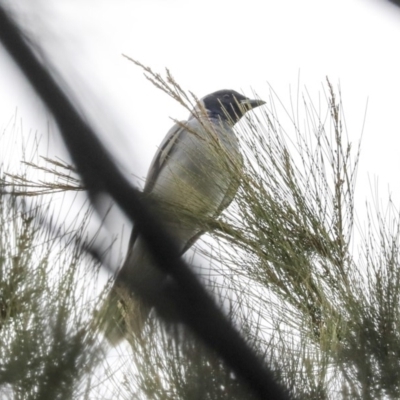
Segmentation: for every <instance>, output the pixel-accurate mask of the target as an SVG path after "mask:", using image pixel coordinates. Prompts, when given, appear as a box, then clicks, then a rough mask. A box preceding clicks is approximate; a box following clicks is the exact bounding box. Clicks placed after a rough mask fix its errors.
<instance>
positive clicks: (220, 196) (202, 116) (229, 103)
mask: <svg viewBox="0 0 400 400" xmlns="http://www.w3.org/2000/svg"><path fill="white" fill-rule="evenodd" d="M263 104H265V102H264V101H262V100H258V99H250V98H247V97H245V96H244V95H242V94H240V93H238V92H236V91H234V90H219V91H216V92H214V93H211V94H209V95H207V96H205V97H203V98H202V99H200V100H198V101H197V103H196V104H195V107H194V108H193V109H192V110H191V112H190V115H189V118H188V120H187V121H181V122H176V123H175V125H174V126H173V127H172V128H171V129H170V130H169V131H168V133H167V134H166V136H165V138H164V140H163V141H162V142H161V145H160V146H159V148H158V151H157V152H156V154H155V156H154V158H153V160H152V162H151V165H150V168H149V171H148V174H147V178H146V181H145V185H144V189H143V198H144V199H145V202H146V204H148V206H149V207H150V209H151V211H153V212H154V213H156V216H157V218H158V220H159V221H160V222H161V223H162V224H163V226H164V227H165V228H166V231H167V233H168V234H169V235H170V237H171V238H172V239H173V240H174V241H175V243H176V244H177V246H178V249H179V251H180V254H181V255H183V254H184V253H185V252H186V251H187V250H188V249H189V248H190V247H191V246H192V245H193V244H194V243H195V242H196V240H197V239H198V238H199V237H200V236H201V235H202V234H203V233H205V227H204V224H201V222H199V221H201V219H202V218H217V217H218V216H219V215H220V214H221V212H222V211H223V210H224V209H225V208H227V207H228V206H229V204H230V203H231V202H232V200H233V198H234V197H235V194H236V192H237V190H238V188H239V185H240V171H241V168H242V166H243V159H242V155H241V152H240V146H239V140H238V137H237V135H236V133H235V131H234V129H233V127H234V126H235V124H236V123H237V122H239V120H240V119H241V118H242V117H243V116H244V115H245V114H246V112H248V111H250V110H252V109H254V108H256V107H259V106H261V105H263ZM127 272H128V273H127ZM118 273H119V274H124V275H120V276H126V275H129V277H130V279H134V280H135V281H134V282H135V285H137V286H139V287H140V288H141V289H142V291H143V292H145V293H147V294H148V295H156V294H157V291H159V290H160V288H161V287H162V285H163V283H164V282H165V280H166V279H167V277H166V276H165V274H164V273H163V272H162V271H161V270H160V269H159V268H158V267H157V265H155V263H154V262H153V260H152V258H151V254H149V252H148V250H147V248H146V246H145V243H144V241H143V238H142V237H141V235H140V232H138V231H137V229H135V227H134V228H133V230H132V234H131V238H130V242H129V246H128V252H127V256H126V258H125V261H124V262H123V265H122V267H121V269H120V270H119V272H118ZM150 311H151V305H149V304H147V303H145V302H144V301H143V300H141V299H139V298H138V297H137V296H136V295H135V294H134V293H132V292H130V291H129V290H128V289H127V288H126V287H125V286H124V285H123V283H121V282H119V280H118V279H116V281H115V283H114V286H113V287H112V288H111V290H110V293H109V294H108V297H107V299H106V301H105V302H104V304H103V306H102V307H101V309H100V311H99V312H98V316H99V320H100V329H101V330H102V331H103V332H104V335H105V337H106V338H107V340H108V342H109V343H110V344H111V345H114V346H115V345H117V344H118V343H120V342H121V341H122V340H123V339H125V338H127V336H128V335H129V334H133V335H134V336H136V337H140V336H141V333H142V330H143V327H144V325H145V322H146V320H147V318H148V315H149V313H150Z"/></svg>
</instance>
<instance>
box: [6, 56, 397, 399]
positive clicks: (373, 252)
mask: <svg viewBox="0 0 400 400" xmlns="http://www.w3.org/2000/svg"><path fill="white" fill-rule="evenodd" d="M131 61H134V60H131ZM134 62H135V63H136V64H137V65H139V66H140V67H142V68H143V69H144V72H145V75H146V77H147V78H148V79H149V80H150V81H151V82H152V83H153V84H155V85H156V86H157V87H158V88H159V89H161V90H163V91H164V92H166V93H167V94H168V95H170V96H171V97H172V98H173V99H175V100H176V101H178V102H179V103H180V104H181V105H182V106H184V107H185V108H187V109H188V111H189V110H191V109H192V108H193V105H194V104H195V102H196V97H195V96H193V95H192V94H191V93H189V94H188V93H186V92H185V91H184V90H183V89H182V88H181V87H180V86H179V85H178V84H177V83H176V81H175V80H174V79H173V77H172V76H171V74H170V73H169V72H168V71H167V75H166V78H164V77H162V76H161V75H159V74H156V73H154V72H153V71H152V70H151V69H150V68H148V67H145V66H143V65H142V64H140V63H138V62H136V61H134ZM323 93H324V100H323V101H321V102H320V104H319V105H318V107H316V106H315V105H314V104H313V101H312V99H311V98H310V96H309V95H307V94H304V95H303V96H300V97H299V99H300V98H301V100H298V101H297V104H295V105H291V106H290V107H289V109H290V111H288V109H287V108H286V107H285V106H284V105H283V103H282V102H281V100H280V99H279V97H278V96H277V95H276V94H275V93H274V92H273V91H272V90H271V92H270V96H269V98H268V99H265V98H264V99H263V100H267V105H266V106H265V107H262V108H260V109H258V110H257V111H256V112H255V113H248V114H246V117H245V118H244V119H243V120H242V121H241V122H240V123H239V125H238V126H237V127H236V131H237V134H238V136H239V138H240V142H241V148H242V154H243V164H241V165H235V164H234V162H232V160H229V158H227V157H226V155H223V154H221V168H229V169H230V170H234V171H235V174H236V176H237V178H238V180H239V181H240V188H239V191H238V193H237V195H236V197H235V200H234V201H233V203H232V204H231V205H230V206H229V208H228V209H227V210H226V211H225V212H224V213H223V214H222V215H221V216H218V217H213V218H211V217H208V218H201V217H200V216H198V215H189V214H188V215H184V210H180V212H179V216H180V218H190V219H193V218H194V219H196V221H197V222H198V223H199V225H201V226H202V227H203V228H204V232H207V234H206V235H205V236H204V237H203V238H202V239H201V240H200V241H198V242H197V243H196V245H195V248H194V252H192V253H191V256H194V258H193V260H192V263H193V265H196V264H199V263H200V261H199V260H200V259H201V260H202V262H201V263H202V269H201V268H198V271H199V274H200V275H201V277H202V279H203V281H204V283H205V284H206V285H207V287H208V288H209V290H210V292H211V293H213V294H214V297H215V299H216V301H217V302H219V304H220V305H221V307H223V309H224V310H225V312H226V315H227V316H228V317H229V318H230V319H231V320H232V322H233V323H234V324H235V326H236V327H237V328H238V329H239V330H240V331H241V332H242V334H243V336H244V337H245V338H246V340H247V342H248V343H249V345H250V346H251V347H252V348H253V349H254V350H255V351H256V352H257V353H258V354H259V356H260V358H261V359H262V360H264V361H265V363H267V364H268V365H270V366H272V367H273V368H274V370H275V371H276V377H277V379H278V380H280V381H281V382H282V383H283V384H284V385H286V387H288V388H289V389H290V391H291V393H292V394H293V396H294V397H296V398H298V399H303V398H304V399H379V398H390V399H392V398H393V399H397V398H399V397H400V387H399V382H400V376H399V374H400V372H399V371H400V362H399V360H400V353H399V350H398V349H399V348H400V337H399V328H400V327H399V321H400V318H399V296H400V285H399V282H400V280H399V272H398V271H399V270H400V269H399V260H398V254H399V239H400V237H399V232H400V229H399V227H400V225H399V222H400V219H399V215H398V211H397V210H396V208H395V206H394V205H393V204H391V203H389V206H388V207H387V209H386V210H382V209H381V208H379V207H378V206H375V207H374V208H373V207H371V206H368V207H367V210H366V211H367V213H366V214H367V217H366V223H365V224H364V225H365V227H363V228H361V227H358V226H356V224H355V221H356V215H355V210H354V196H355V187H356V186H355V184H356V175H357V166H358V159H359V145H357V146H354V145H352V144H351V143H350V141H349V139H348V137H347V132H346V128H345V121H344V116H343V108H342V103H341V99H340V95H338V94H336V93H335V90H334V88H333V87H332V85H331V84H330V82H329V81H327V82H326V84H325V85H324V92H323ZM212 146H213V151H221V148H220V147H219V146H218V142H213V143H212ZM44 162H45V165H44V166H43V165H42V164H40V163H34V162H30V163H29V164H27V165H26V167H27V168H28V170H29V171H33V170H35V171H37V170H41V171H42V172H45V173H47V174H49V173H51V174H53V175H47V176H48V177H49V176H50V178H48V179H47V180H38V179H33V178H28V177H27V174H25V173H21V174H15V173H14V174H9V175H6V174H3V176H2V181H1V182H2V185H3V190H7V191H8V192H9V193H12V195H10V196H7V197H5V196H3V197H2V199H1V203H0V206H1V218H2V220H1V223H2V226H3V227H5V229H3V230H2V233H1V234H0V246H1V247H0V272H1V286H0V289H1V291H0V312H1V321H0V329H1V331H0V332H1V335H0V342H1V348H0V353H1V355H0V391H2V392H1V393H5V395H8V396H9V398H13V399H14V398H15V399H20V398H21V399H25V398H26V399H30V398H32V399H36V398H84V396H86V397H87V398H93V397H96V398H113V399H115V398H118V399H119V398H121V399H125V398H126V399H128V398H129V399H130V398H138V399H163V400H164V399H251V398H252V395H251V394H250V392H249V391H248V389H247V388H246V387H244V386H243V385H242V384H241V383H240V382H239V381H238V380H237V379H236V377H235V375H234V374H232V372H231V371H230V370H229V369H228V368H227V367H226V366H225V365H224V364H223V363H222V362H221V360H219V358H218V357H217V355H216V354H214V353H213V352H211V351H210V350H209V349H206V348H205V346H204V345H203V344H202V343H199V341H198V340H197V339H196V338H195V337H194V336H193V334H192V333H191V332H188V331H187V329H185V328H184V327H182V326H180V325H179V324H178V325H176V324H171V323H168V324H167V323H165V322H164V321H163V320H162V319H160V318H158V317H157V315H156V313H154V312H153V313H152V314H151V318H150V319H149V322H148V323H147V325H146V326H145V328H144V331H143V334H142V336H141V337H135V336H133V335H132V336H130V337H129V338H128V340H127V342H126V343H124V344H122V345H121V346H120V347H118V348H117V350H112V351H111V350H110V351H109V352H108V355H107V354H104V353H103V350H104V343H100V341H98V340H97V337H96V329H95V327H94V325H93V321H95V320H96V318H95V317H96V312H95V308H96V305H97V304H101V301H100V300H99V299H98V296H97V295H93V294H92V295H90V293H94V289H93V290H92V289H91V287H92V286H93V285H94V283H93V282H94V281H96V276H97V275H96V269H95V267H94V266H93V262H90V261H89V260H88V257H85V255H84V251H83V249H82V247H81V246H79V242H80V239H81V238H82V237H85V232H86V226H87V224H88V221H89V219H90V213H89V214H86V215H85V216H82V222H81V223H80V224H78V225H77V226H76V229H74V230H73V234H72V235H71V236H70V237H74V239H76V243H75V244H73V243H69V244H68V245H66V244H65V243H66V242H68V240H67V241H65V240H64V239H62V238H63V235H60V232H58V233H57V235H56V234H54V232H53V233H52V234H51V233H50V232H49V231H48V230H43V229H40V227H39V225H40V224H38V222H37V221H39V220H40V218H39V217H40V215H47V216H48V215H49V214H50V215H51V213H52V210H53V208H52V207H50V206H49V205H48V204H49V203H45V202H44V201H43V199H44V198H46V196H48V195H51V196H53V195H54V194H55V193H58V192H64V191H78V190H82V189H83V188H82V187H81V186H80V183H79V180H76V178H74V177H73V169H72V167H71V166H68V165H67V164H65V163H63V162H60V161H54V160H48V159H44ZM51 177H53V178H51ZM39 194H40V195H41V197H35V199H36V202H30V203H29V204H30V205H29V206H28V205H27V204H28V203H27V202H25V198H26V197H27V196H30V197H31V198H32V196H34V195H39ZM50 198H51V197H50ZM189 200H195V199H188V201H189ZM46 204H47V205H46ZM50 204H51V201H50ZM161 206H162V207H172V209H173V207H174V205H173V204H162V205H161ZM360 225H361V224H360ZM69 231H70V230H69ZM354 249H355V250H354ZM83 271H84V272H83ZM106 289H107V288H106ZM126 306H127V310H129V304H127V305H126ZM232 351H235V350H234V349H232ZM49 393H50V394H51V395H50V397H44V396H45V394H49ZM57 396H58V397H57Z"/></svg>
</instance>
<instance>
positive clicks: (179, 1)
mask: <svg viewBox="0 0 400 400" xmlns="http://www.w3.org/2000/svg"><path fill="white" fill-rule="evenodd" d="M5 3H6V4H9V5H10V7H11V8H12V9H13V10H14V11H15V14H16V16H17V17H18V21H19V23H20V24H21V26H23V27H24V29H26V30H27V31H28V32H29V33H31V34H32V35H33V37H34V40H35V41H36V42H37V43H39V46H40V48H41V49H42V50H40V52H41V54H42V55H43V56H44V58H45V59H46V63H48V64H50V65H53V66H55V68H56V69H57V70H58V71H59V73H60V75H61V76H62V79H63V80H64V81H65V82H66V85H67V86H68V87H69V88H72V91H73V93H74V96H75V98H76V99H77V100H78V101H79V102H80V104H81V105H82V107H83V108H84V109H85V110H86V113H87V115H88V116H89V118H91V120H92V122H93V123H94V124H95V125H96V126H97V127H98V128H99V130H100V132H101V137H102V140H104V141H105V142H106V143H107V146H108V147H109V148H110V150H111V151H112V152H113V153H114V154H115V156H116V159H117V160H118V161H119V162H120V164H121V166H122V167H123V168H124V170H125V171H127V172H128V173H132V174H135V175H137V176H139V177H143V176H145V175H146V172H147V168H148V166H149V164H150V161H151V159H152V157H153V154H154V152H155V151H156V148H157V145H158V144H159V143H160V142H161V140H162V138H163V137H164V135H165V133H166V132H167V131H168V129H169V128H170V126H171V124H172V121H171V119H170V118H177V119H184V118H186V116H187V111H186V110H184V109H183V108H182V107H181V106H180V105H179V104H177V103H175V102H174V101H173V100H172V99H170V98H168V97H167V96H166V95H165V94H164V93H162V92H161V91H159V90H158V89H156V88H154V87H153V86H152V84H151V83H150V82H148V81H147V80H146V79H145V78H144V77H143V74H142V71H141V70H140V68H138V67H136V66H135V65H134V64H133V63H131V62H129V61H127V60H126V59H125V58H123V57H122V56H121V54H122V53H124V54H127V55H128V56H130V57H132V58H135V59H137V60H139V61H141V62H142V63H144V64H145V65H148V66H150V67H151V68H152V69H153V70H155V71H157V72H161V73H163V72H164V68H165V67H167V68H169V69H170V71H171V72H172V74H173V76H174V77H175V79H176V80H177V81H178V82H179V83H180V84H181V85H182V86H183V88H185V89H188V90H191V91H193V92H194V93H196V95H197V96H199V97H202V96H204V95H206V94H208V93H210V92H213V91H215V90H219V89H225V88H231V89H235V90H239V91H240V90H241V91H243V92H244V93H245V94H247V95H251V94H252V90H253V89H254V90H255V91H256V92H257V93H258V95H259V96H260V97H261V98H264V99H265V100H268V93H269V85H271V86H272V87H273V89H274V90H275V92H276V93H277V94H278V95H279V97H280V98H281V100H282V101H283V103H285V104H286V105H287V107H290V97H291V95H292V96H293V97H294V99H295V98H296V96H297V90H298V87H299V88H300V91H303V90H304V91H305V90H307V91H308V93H309V95H310V97H311V99H313V101H315V104H318V102H319V101H320V100H321V99H323V98H324V92H323V91H324V88H323V85H325V77H326V76H328V77H329V79H330V81H331V82H332V83H333V84H334V85H335V86H337V85H340V87H341V93H342V100H343V105H344V111H345V116H346V126H347V130H348V134H349V136H350V140H351V141H352V142H353V143H354V147H355V146H356V145H357V144H358V140H359V138H360V136H361V133H362V131H363V125H364V118H365V115H366V119H365V127H364V131H363V132H364V133H363V139H362V147H361V163H360V168H359V173H358V186H357V196H356V202H357V203H356V204H357V212H358V213H359V214H360V213H361V214H362V209H363V208H364V206H363V204H364V202H365V200H366V199H367V198H370V197H371V196H372V194H371V186H372V187H373V190H372V192H374V193H375V187H376V185H378V186H379V195H380V196H381V197H382V199H383V200H382V202H383V203H386V201H387V198H388V193H391V194H392V197H393V200H394V202H395V204H400V203H399V202H400V180H399V179H398V175H399V170H400V157H399V144H400V141H399V137H400V72H399V71H400V51H399V43H400V9H397V8H396V7H394V6H392V5H391V4H390V3H389V2H386V1H384V0H335V1H333V0H302V1H298V0H285V1H284V0H280V1H270V0H262V1H261V0H259V1H258V0H246V1H245V2H244V1H236V0H229V1H225V0H213V1H209V0H203V1H191V0H130V1H128V0H126V1H124V0H113V1H111V0H109V1H100V0H96V1H93V0H52V1H48V0H12V1H8V2H5ZM0 71H1V74H0V88H1V90H0V128H1V129H2V131H3V130H4V131H5V133H4V135H7V134H9V133H8V132H9V131H8V130H7V129H6V127H7V126H9V124H10V121H11V120H13V119H15V118H17V121H18V123H19V124H22V126H23V131H24V132H25V133H26V132H29V131H32V132H36V131H37V132H39V133H40V134H43V135H44V136H46V133H47V132H48V130H49V127H50V131H51V132H54V123H52V122H51V119H50V122H49V115H48V113H47V112H46V110H45V109H44V107H43V106H42V104H41V102H40V101H39V100H38V99H37V98H36V97H35V96H34V95H33V94H32V92H31V90H30V88H29V86H28V85H27V84H26V83H25V82H24V80H23V79H22V78H21V76H20V74H19V72H18V71H16V70H15V68H14V65H13V64H12V62H11V61H10V60H9V58H8V55H7V54H6V53H5V52H4V50H2V49H0ZM16 110H17V113H16ZM15 115H17V117H15ZM13 134H14V135H15V132H14V133H13ZM1 140H3V141H4V140H5V139H4V137H3V138H2V139H1ZM59 143H60V142H59V139H57V136H56V135H54V134H52V135H51V139H50V147H49V150H48V148H47V147H46V148H45V149H43V152H44V153H46V152H49V155H57V156H61V157H63V158H66V155H65V154H64V153H63V151H62V149H61V148H60V146H59ZM0 148H1V143H0ZM0 150H1V149H0ZM17 150H18V146H17V145H15V146H14V149H13V151H15V153H14V152H13V151H11V152H10V151H7V154H6V156H7V157H8V158H14V160H15V161H18V160H19V159H20V156H19V154H18V151H17ZM1 154H2V152H1V151H0V155H1ZM389 187H390V188H389Z"/></svg>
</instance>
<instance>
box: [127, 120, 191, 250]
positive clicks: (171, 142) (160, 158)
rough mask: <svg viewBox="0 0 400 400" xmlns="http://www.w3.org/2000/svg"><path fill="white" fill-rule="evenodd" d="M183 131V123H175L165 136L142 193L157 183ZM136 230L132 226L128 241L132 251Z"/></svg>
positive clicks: (151, 188) (147, 191) (148, 191)
mask: <svg viewBox="0 0 400 400" xmlns="http://www.w3.org/2000/svg"><path fill="white" fill-rule="evenodd" d="M184 131H185V128H184V122H179V123H176V124H175V125H174V126H173V127H172V128H171V129H170V130H169V131H168V132H167V134H166V135H165V137H164V139H163V141H162V142H161V144H160V147H159V148H158V150H157V152H156V154H155V155H154V158H153V160H152V162H151V164H150V168H149V172H148V173H147V178H146V182H145V185H144V190H143V192H144V193H150V192H151V191H152V190H153V187H154V185H155V183H156V181H157V178H158V176H159V174H160V172H161V170H162V169H163V168H164V166H165V162H166V160H167V159H168V158H169V157H171V155H172V154H173V153H174V152H175V151H176V144H177V143H178V138H179V137H180V136H181V135H182V133H183V132H184ZM138 234H139V232H138V230H137V228H136V225H134V227H133V229H132V233H131V237H130V239H129V248H130V249H132V247H133V244H134V243H135V241H136V239H137V237H138Z"/></svg>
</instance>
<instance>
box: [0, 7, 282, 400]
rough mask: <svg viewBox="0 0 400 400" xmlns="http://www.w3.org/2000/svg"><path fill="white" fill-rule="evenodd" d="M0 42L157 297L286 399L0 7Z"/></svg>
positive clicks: (252, 379)
mask: <svg viewBox="0 0 400 400" xmlns="http://www.w3.org/2000/svg"><path fill="white" fill-rule="evenodd" d="M0 40H1V41H2V43H3V45H4V46H5V48H6V49H7V51H8V52H9V53H10V55H11V56H12V58H13V59H14V60H15V62H16V64H17V65H18V66H19V68H20V69H21V70H22V72H23V73H24V74H25V76H26V78H27V79H28V80H29V82H30V83H31V85H32V86H33V87H34V89H35V90H36V92H37V93H38V95H39V96H40V97H41V98H42V100H43V102H44V103H45V104H46V106H47V107H48V108H49V110H50V111H51V112H52V114H53V115H54V118H55V120H56V122H57V125H58V127H59V129H60V132H61V134H62V137H63V139H64V141H65V144H66V146H67V148H68V150H69V152H70V154H71V157H72V159H73V161H74V163H75V165H76V167H77V170H78V172H79V174H80V175H81V176H82V179H83V182H84V184H85V186H86V188H87V189H88V192H89V196H90V197H91V198H92V199H94V198H95V197H96V196H97V195H98V194H99V193H100V192H106V193H108V194H110V195H111V196H112V197H113V198H114V200H115V201H116V203H117V204H118V205H119V206H120V207H121V209H122V210H123V211H124V212H125V213H126V214H127V215H128V216H129V218H130V219H131V220H132V221H134V223H135V224H136V226H137V228H138V230H139V231H140V233H141V235H142V236H143V238H144V240H145V242H146V245H147V246H148V248H149V249H150V251H151V252H152V254H153V256H154V259H155V261H156V262H157V264H158V266H159V268H160V269H162V270H163V271H164V272H165V274H168V275H170V276H171V277H172V278H173V284H172V285H169V286H168V287H166V288H165V290H164V292H163V293H162V294H160V296H161V297H162V296H163V297H164V299H163V300H165V298H168V302H169V303H170V304H171V305H172V307H173V308H174V309H175V312H176V313H177V314H178V316H179V318H180V319H181V320H182V322H184V323H186V324H187V325H188V326H189V327H190V328H191V329H192V330H193V331H194V332H195V333H196V334H197V335H198V336H199V337H200V338H201V339H203V340H204V341H205V343H207V344H208V345H209V346H210V347H211V348H213V349H214V350H215V351H216V352H217V353H218V354H220V356H221V357H222V358H223V359H224V360H225V361H226V363H227V364H228V365H229V366H230V367H231V368H232V370H233V371H234V372H235V373H236V374H237V376H238V377H241V378H242V379H243V380H244V381H245V382H246V383H247V384H248V385H249V387H250V388H251V389H252V390H253V391H254V393H256V394H257V395H258V396H259V397H260V398H262V399H288V398H289V396H288V394H287V393H286V391H285V390H284V389H283V388H282V387H280V386H279V385H278V384H277V383H276V382H275V381H274V379H273V374H272V372H271V371H270V370H269V369H268V368H267V367H265V366H264V365H263V364H262V362H261V361H260V360H259V358H258V357H257V356H256V355H255V354H254V353H253V352H252V350H250V348H249V347H248V346H247V345H246V343H245V341H244V340H243V338H242V337H241V336H240V335H239V333H238V332H237V331H236V330H235V329H234V328H233V326H232V325H231V324H230V322H229V321H228V320H227V319H226V318H225V316H224V315H223V314H222V312H221V311H220V310H219V309H218V308H217V306H216V305H215V303H214V302H213V300H212V299H211V297H210V296H209V295H208V294H207V292H206V291H205V289H204V288H203V287H202V285H201V284H200V283H199V281H198V279H197V278H196V276H195V275H194V274H193V273H192V272H191V270H190V269H189V268H188V266H187V265H186V264H185V262H184V261H183V260H182V259H181V258H180V257H179V253H178V251H177V247H176V246H175V243H173V241H172V240H171V239H170V238H169V237H168V235H167V234H166V233H165V231H164V229H163V228H162V226H160V224H159V223H158V222H157V221H156V220H155V218H154V217H153V216H152V215H151V213H150V212H149V211H148V210H147V208H146V207H145V205H144V204H143V202H142V201H141V198H140V193H139V191H138V190H136V189H135V188H133V187H132V186H131V185H130V183H129V182H128V181H127V180H126V178H125V177H124V176H123V175H122V174H121V172H120V171H119V170H118V168H117V167H116V165H115V164H114V163H113V162H112V160H111V157H110V155H109V154H108V153H107V151H106V150H105V149H104V147H103V145H102V144H101V143H100V141H99V139H98V138H97V136H96V134H95V132H94V131H93V130H92V128H91V127H90V126H89V125H88V124H87V123H86V122H85V121H84V120H83V118H82V117H81V116H80V113H79V112H78V110H77V109H76V108H75V106H74V105H73V104H72V103H71V101H70V100H69V99H68V97H67V96H66V94H65V93H64V91H63V90H62V89H61V88H60V86H59V84H57V82H56V81H55V79H54V78H53V77H52V76H51V74H50V73H49V71H48V70H47V69H46V68H45V67H44V66H43V65H42V64H41V63H40V62H39V61H38V59H37V57H36V56H35V55H34V53H33V52H32V50H31V48H30V47H29V46H28V45H27V40H26V39H24V37H23V35H22V33H21V32H20V30H19V29H18V27H17V26H16V24H15V23H14V22H13V20H12V19H11V18H10V17H9V15H8V13H7V12H6V11H5V10H4V7H2V6H0ZM121 279H122V280H123V283H124V284H125V285H127V286H128V287H129V289H130V290H133V291H135V292H136V293H137V294H138V295H139V296H141V297H142V298H143V299H144V300H145V301H147V302H150V303H152V304H154V306H155V307H156V308H157V309H159V310H161V311H163V308H162V307H161V306H162V304H163V301H160V298H161V297H160V298H159V297H158V296H157V297H158V298H151V299H149V298H148V296H147V294H146V293H144V292H143V290H140V289H141V288H139V287H137V285H135V283H134V282H132V280H131V279H130V277H129V274H125V276H122V277H121Z"/></svg>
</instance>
